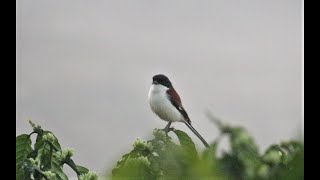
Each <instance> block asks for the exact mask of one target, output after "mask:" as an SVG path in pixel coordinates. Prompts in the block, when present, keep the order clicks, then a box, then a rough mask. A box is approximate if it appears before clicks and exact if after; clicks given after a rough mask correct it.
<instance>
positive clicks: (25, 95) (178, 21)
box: [16, 0, 302, 172]
mask: <svg viewBox="0 0 320 180" xmlns="http://www.w3.org/2000/svg"><path fill="white" fill-rule="evenodd" d="M301 29H302V28H301V1H299V0H280V1H279V0H273V1H271V0H263V1H262V0H259V1H258V0H256V1H253V0H242V1H238V0H233V1H230V0H221V1H185V0H183V1H169V0H161V1H154V0H144V1H120V0H114V1H106V0H101V1H88V0H74V1H62V0H55V1H47V0H28V1H23V0H18V1H17V94H16V95H17V110H16V115H17V119H16V123H17V127H16V130H17V131H16V133H17V134H21V133H30V132H31V127H30V126H29V124H28V122H27V120H28V119H32V120H33V121H35V122H37V123H40V124H41V125H42V127H43V128H45V129H49V130H52V131H53V132H54V133H55V134H56V135H57V136H58V138H59V140H60V142H61V144H62V146H63V147H72V148H74V149H75V150H76V154H75V156H74V160H75V162H77V163H79V164H82V165H84V166H87V167H89V169H92V170H94V171H98V172H103V171H104V170H105V169H106V168H110V167H112V166H114V165H115V161H116V160H118V159H120V155H121V154H123V153H124V152H126V151H128V150H130V149H131V148H132V143H133V142H134V140H135V139H136V138H137V137H139V138H143V139H147V138H149V137H150V136H151V134H152V130H153V129H154V128H162V127H164V126H165V125H166V123H165V122H163V121H160V120H159V118H157V117H156V116H155V115H154V114H152V112H151V110H150V109H149V104H148V101H147V94H148V90H149V86H150V84H151V78H152V76H153V75H155V74H157V73H164V74H166V75H167V76H168V77H169V78H170V79H171V80H172V82H173V85H174V86H175V88H176V90H177V91H178V92H179V94H180V95H181V97H182V101H183V104H184V106H185V108H186V110H187V111H188V113H189V115H190V117H191V120H192V121H193V125H194V127H195V128H196V129H198V131H199V132H200V133H201V134H202V135H203V136H204V138H205V139H207V140H208V141H210V142H211V141H212V140H214V138H215V137H216V136H217V133H218V132H217V129H216V127H215V126H214V124H212V123H211V122H210V120H208V119H207V118H206V116H205V114H204V112H205V110H206V109H210V110H211V111H212V112H213V113H214V114H215V115H216V116H218V117H220V118H221V119H223V120H224V121H226V122H230V123H232V124H238V125H242V126H245V127H246V128H247V129H248V130H249V131H250V132H251V133H252V134H253V135H254V137H255V138H256V142H257V143H258V144H259V145H260V146H261V148H262V149H261V151H262V150H264V148H266V147H267V146H268V145H269V144H271V143H278V142H280V141H281V140H285V139H289V138H292V137H296V136H297V132H299V131H300V130H301V124H302V105H301V103H302V100H301V94H302V93H301V85H302V84H301V79H302V78H301V77H302V75H301V63H302V62H301V51H302V44H301V43H302V39H301ZM174 127H176V128H178V129H182V130H185V131H186V132H188V134H190V135H191V136H192V137H193V139H194V141H195V142H196V143H197V145H198V147H199V149H203V145H202V144H201V142H200V141H199V140H198V139H197V138H196V137H195V136H194V135H193V134H192V133H191V132H190V131H189V130H188V129H187V128H186V127H185V125H184V124H174Z"/></svg>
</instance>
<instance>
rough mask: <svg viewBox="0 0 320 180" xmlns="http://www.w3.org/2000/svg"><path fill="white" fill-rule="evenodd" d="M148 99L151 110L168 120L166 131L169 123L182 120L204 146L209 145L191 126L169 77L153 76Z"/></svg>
mask: <svg viewBox="0 0 320 180" xmlns="http://www.w3.org/2000/svg"><path fill="white" fill-rule="evenodd" d="M148 99H149V104H150V107H151V110H152V111H153V112H154V113H155V114H157V115H158V116H159V118H160V119H162V120H164V121H167V122H169V123H168V124H167V126H166V127H165V128H164V130H165V131H166V132H168V131H169V129H170V125H171V123H173V122H183V123H185V124H186V125H187V126H188V127H189V128H190V130H191V131H192V132H193V133H194V134H195V135H196V136H198V138H199V139H200V140H201V141H202V142H203V144H204V145H205V146H206V147H209V145H208V143H207V142H206V141H205V140H204V139H203V137H202V136H201V135H200V134H199V133H198V132H197V131H196V130H195V129H194V128H193V127H192V125H191V120H190V118H189V116H188V114H187V112H186V110H185V109H184V108H183V106H182V103H181V99H180V96H179V95H178V93H177V92H176V90H175V89H174V88H173V86H172V84H171V82H170V80H169V78H167V77H166V76H165V75H163V74H158V75H155V76H153V78H152V85H151V87H150V90H149V94H148Z"/></svg>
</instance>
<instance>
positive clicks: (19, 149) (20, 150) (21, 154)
mask: <svg viewBox="0 0 320 180" xmlns="http://www.w3.org/2000/svg"><path fill="white" fill-rule="evenodd" d="M31 151H32V147H31V139H30V137H29V135H27V134H22V135H20V136H18V137H16V164H21V162H22V161H23V160H24V159H26V158H27V156H28V154H29V153H30V152H31Z"/></svg>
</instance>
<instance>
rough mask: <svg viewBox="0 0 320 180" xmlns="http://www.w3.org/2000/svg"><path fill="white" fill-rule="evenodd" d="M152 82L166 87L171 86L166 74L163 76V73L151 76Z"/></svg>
mask: <svg viewBox="0 0 320 180" xmlns="http://www.w3.org/2000/svg"><path fill="white" fill-rule="evenodd" d="M152 84H161V85H163V86H166V87H167V88H171V87H172V84H171V82H170V80H169V78H167V76H165V75H163V74H158V75H155V76H153V78H152Z"/></svg>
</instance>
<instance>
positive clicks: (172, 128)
mask: <svg viewBox="0 0 320 180" xmlns="http://www.w3.org/2000/svg"><path fill="white" fill-rule="evenodd" d="M162 130H163V131H164V132H166V133H167V134H168V133H169V132H170V131H174V130H175V129H174V127H165V128H163V129H162Z"/></svg>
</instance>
